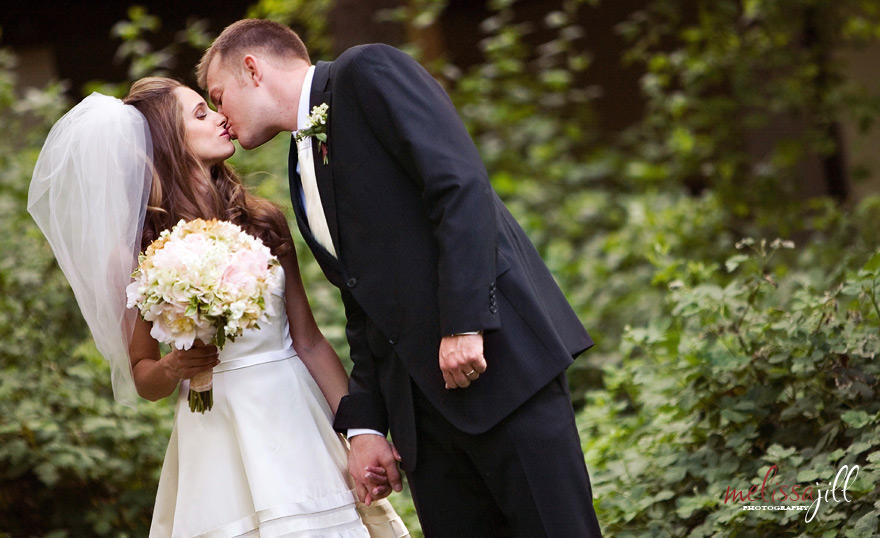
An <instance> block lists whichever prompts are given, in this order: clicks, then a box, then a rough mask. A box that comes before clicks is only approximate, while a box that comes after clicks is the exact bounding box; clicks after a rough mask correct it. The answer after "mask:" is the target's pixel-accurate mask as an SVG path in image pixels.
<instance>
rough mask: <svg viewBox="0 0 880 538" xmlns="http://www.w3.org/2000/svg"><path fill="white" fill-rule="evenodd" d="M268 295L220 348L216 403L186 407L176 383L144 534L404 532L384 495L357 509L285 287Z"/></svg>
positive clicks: (220, 536) (339, 537) (358, 535)
mask: <svg viewBox="0 0 880 538" xmlns="http://www.w3.org/2000/svg"><path fill="white" fill-rule="evenodd" d="M272 301H273V304H272V305H271V306H272V307H274V310H275V312H276V314H275V315H273V316H271V318H270V320H269V322H268V323H266V322H262V323H260V327H261V328H260V329H259V330H251V331H246V332H245V333H244V334H243V335H242V336H241V337H239V338H237V339H236V340H235V342H227V344H226V346H225V347H224V348H223V349H222V350H221V351H220V364H219V365H217V366H216V367H215V368H214V407H213V409H211V410H210V411H206V412H205V413H204V414H200V413H193V412H191V411H190V410H189V404H188V401H187V395H188V383H187V382H186V381H184V382H183V383H182V385H181V388H180V392H179V397H178V400H177V408H176V410H175V419H174V429H173V431H172V433H171V439H170V441H169V443H168V450H167V452H166V454H165V461H164V464H163V466H162V474H161V477H160V479H159V489H158V493H157V495H156V504H155V508H154V510H153V521H152V525H151V527H150V537H151V538H177V537H181V538H184V537H185V538H190V537H196V536H198V537H206V538H226V537H233V536H249V537H251V536H254V537H261V538H268V537H282V536H283V537H290V538H293V537H296V538H300V537H310V538H312V537H326V538H331V537H332V538H364V537H369V536H371V535H372V536H376V535H381V536H395V537H397V536H409V535H408V534H407V531H406V528H405V527H404V525H403V523H402V521H400V519H399V518H398V517H397V516H396V514H394V513H393V510H391V508H390V505H389V504H388V503H387V501H382V504H378V505H377V504H373V505H372V506H371V507H370V508H367V507H364V506H363V505H358V506H356V502H355V501H356V500H357V499H356V497H355V495H354V492H353V491H352V484H351V482H350V478H349V476H348V473H347V470H346V469H347V448H346V446H345V445H344V441H343V440H342V439H341V438H340V437H339V436H338V435H337V434H336V433H335V432H334V431H333V427H332V420H333V417H332V413H331V411H330V408H329V406H328V405H327V401H326V399H325V398H324V395H323V394H322V393H321V390H320V389H319V388H318V385H317V384H316V383H315V381H314V379H313V378H312V376H311V375H310V374H309V371H308V369H307V368H306V366H305V365H304V364H303V363H302V361H300V359H299V357H297V355H296V351H294V349H293V345H292V341H291V338H290V331H289V325H288V320H287V315H286V313H285V309H284V297H283V288H282V289H280V290H276V291H275V292H274V293H273V294H272ZM359 509H360V511H361V512H366V513H364V514H361V513H359ZM362 517H363V519H362ZM364 524H366V525H367V526H369V527H370V530H369V531H368V530H367V527H366V526H365V525H364Z"/></svg>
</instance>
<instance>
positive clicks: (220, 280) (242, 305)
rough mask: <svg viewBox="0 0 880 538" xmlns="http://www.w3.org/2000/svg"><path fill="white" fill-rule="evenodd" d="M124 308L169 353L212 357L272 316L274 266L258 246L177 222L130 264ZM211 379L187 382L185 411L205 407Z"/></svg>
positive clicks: (200, 223)
mask: <svg viewBox="0 0 880 538" xmlns="http://www.w3.org/2000/svg"><path fill="white" fill-rule="evenodd" d="M132 277H133V278H134V282H132V283H131V284H129V285H128V288H127V289H126V293H127V296H128V307H129V308H132V307H134V306H137V307H138V310H139V311H140V313H141V316H142V317H143V318H144V320H146V321H148V322H152V324H153V327H152V329H151V330H150V335H151V336H152V337H153V338H155V339H156V340H158V341H159V342H164V343H166V344H169V345H172V346H174V347H175V348H177V349H189V348H190V347H192V345H193V342H195V340H197V339H198V340H201V341H202V342H205V343H211V344H214V345H216V346H217V348H218V349H223V345H224V344H225V343H226V341H227V339H228V340H233V341H234V340H235V338H236V337H238V336H241V334H242V332H243V331H244V330H245V329H259V325H258V322H259V321H265V319H267V316H270V315H272V314H274V312H270V311H268V310H267V305H270V304H271V302H270V301H269V294H270V290H271V289H272V288H273V287H275V286H277V285H279V284H280V283H281V280H282V278H283V277H282V272H281V268H280V265H279V263H278V259H277V258H275V256H273V255H272V253H271V252H270V251H269V249H268V248H267V247H266V246H265V245H264V244H263V242H262V241H260V240H259V239H257V238H256V237H253V236H251V235H249V234H247V233H246V232H244V231H243V230H242V229H241V228H239V227H238V226H237V225H235V224H233V223H231V222H226V221H220V220H216V219H214V220H209V221H206V220H202V219H195V220H192V221H189V222H186V221H183V220H181V221H180V222H178V223H177V225H175V226H174V228H172V229H171V230H164V231H163V232H162V233H161V234H160V235H159V238H158V239H156V240H155V241H153V243H151V244H150V246H148V247H147V249H146V251H145V252H144V253H142V254H141V255H139V256H138V267H137V269H136V270H135V272H134V273H132ZM212 379H213V372H211V371H207V372H202V373H199V374H197V375H195V376H193V378H192V379H191V380H190V390H189V408H190V410H191V411H193V412H195V411H198V412H200V413H204V412H205V411H206V410H209V409H211V407H212V406H213V392H212V386H213V385H212Z"/></svg>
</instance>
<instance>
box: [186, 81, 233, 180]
mask: <svg viewBox="0 0 880 538" xmlns="http://www.w3.org/2000/svg"><path fill="white" fill-rule="evenodd" d="M174 94H175V95H176V96H177V100H178V101H179V102H180V106H181V107H182V108H181V110H182V111H183V124H184V128H185V129H186V141H187V143H188V144H189V147H190V149H191V150H192V151H193V153H195V155H196V157H198V158H199V159H200V160H201V161H202V163H204V164H205V165H206V166H210V165H213V164H217V163H219V162H221V161H224V160H226V159H228V158H229V157H230V156H232V154H233V153H235V145H233V143H232V140H231V137H230V136H229V131H228V130H227V129H226V117H225V116H223V115H222V114H219V113H217V112H215V111H213V110H211V109H210V108H208V103H206V102H205V100H204V99H202V97H201V96H200V95H199V94H197V93H196V92H194V91H193V90H191V89H190V88H186V87H183V86H181V87H179V88H175V89H174Z"/></svg>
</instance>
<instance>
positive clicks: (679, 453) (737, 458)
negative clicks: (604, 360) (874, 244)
mask: <svg viewBox="0 0 880 538" xmlns="http://www.w3.org/2000/svg"><path fill="white" fill-rule="evenodd" d="M737 248H738V249H739V250H740V253H739V254H736V255H734V256H731V257H730V258H729V259H728V260H727V261H726V262H725V263H724V264H723V265H719V264H711V265H701V266H696V265H693V264H691V265H690V267H682V268H681V270H680V272H679V274H678V275H677V276H678V278H676V279H674V280H673V281H671V282H670V285H669V288H670V291H669V293H668V296H667V301H666V305H667V309H668V310H667V313H666V315H664V316H662V317H658V318H656V319H654V320H652V321H651V322H650V323H648V324H645V325H643V326H640V327H629V328H627V331H626V334H625V337H624V340H623V341H622V343H621V352H622V354H623V356H624V360H623V362H622V364H621V365H615V366H611V367H608V368H606V369H605V371H604V374H605V376H604V380H605V383H606V387H607V389H606V390H602V391H594V392H591V393H590V394H589V395H588V404H587V405H586V406H585V408H584V410H583V411H582V412H581V414H580V416H579V423H580V424H581V433H582V438H583V440H584V447H585V453H586V458H587V461H588V462H589V463H590V465H591V472H592V477H593V486H594V492H595V496H596V499H597V507H598V510H599V514H600V521H601V522H602V523H603V526H604V528H605V530H606V531H607V532H608V534H609V535H614V536H645V535H649V536H685V535H687V536H719V535H723V536H769V535H774V536H779V535H803V536H838V535H840V536H853V537H856V536H868V535H872V534H873V533H874V532H876V529H877V525H878V516H880V510H878V506H880V505H878V491H877V489H876V484H877V480H878V479H880V465H878V462H880V452H877V449H878V448H880V438H878V436H877V433H876V432H877V427H878V422H880V412H878V411H880V399H878V398H877V390H878V376H880V364H878V363H877V361H876V357H877V353H878V351H880V333H878V326H880V309H878V297H877V294H878V293H880V287H878V286H880V252H878V253H877V254H874V255H873V256H872V257H871V258H870V259H869V260H868V261H867V263H864V265H859V264H854V265H853V267H855V268H854V269H852V270H848V269H847V268H846V267H845V266H844V265H841V266H838V267H835V268H832V269H824V268H816V267H813V266H811V265H810V264H809V260H811V259H813V257H814V255H813V254H812V253H811V252H810V250H812V249H816V248H819V249H821V248H822V246H821V245H814V246H811V247H807V248H806V249H805V250H804V252H803V254H802V255H801V256H800V257H799V258H800V259H799V260H795V261H794V262H793V263H785V262H782V261H781V260H776V259H774V258H779V257H780V256H781V255H782V254H783V253H782V252H781V250H784V249H788V248H793V244H791V243H789V242H786V241H780V240H775V241H773V242H770V243H768V242H767V241H765V240H761V241H755V240H751V239H747V240H743V241H740V242H739V243H737ZM862 259H864V258H862ZM805 261H806V262H807V263H804V262H805ZM771 465H776V466H777V467H778V477H777V478H776V479H775V481H773V485H774V487H777V488H778V486H780V485H783V484H785V485H786V486H787V487H790V486H792V485H794V484H800V485H802V486H803V487H806V486H812V487H814V488H817V487H818V488H820V489H823V490H825V489H829V488H828V484H829V482H831V481H833V479H834V475H835V474H836V473H837V471H838V469H839V468H840V467H841V466H842V465H849V466H852V465H859V466H860V471H859V473H858V475H857V479H856V480H855V481H854V482H853V483H851V484H849V488H848V492H849V496H850V497H849V498H850V500H851V502H840V503H834V502H829V503H822V505H821V507H820V508H819V510H818V514H817V515H816V516H815V519H812V521H811V522H809V523H807V522H805V512H798V511H787V512H777V511H743V510H742V509H741V505H740V503H737V502H734V501H733V500H730V499H728V502H725V496H726V494H728V489H727V488H728V487H731V488H737V489H740V490H748V488H749V487H750V486H751V485H752V484H758V485H760V484H761V481H762V479H763V477H764V476H765V474H766V472H767V470H768V469H769V467H770V466H771ZM814 493H815V492H814ZM837 494H838V496H839V495H840V489H838V492H837ZM823 500H824V499H823ZM809 503H810V501H807V502H806V503H805V504H809ZM758 504H760V502H759V503H758ZM764 504H773V505H779V504H791V502H769V497H768V502H765V503H764Z"/></svg>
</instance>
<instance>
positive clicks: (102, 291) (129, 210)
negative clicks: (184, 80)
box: [28, 93, 153, 405]
mask: <svg viewBox="0 0 880 538" xmlns="http://www.w3.org/2000/svg"><path fill="white" fill-rule="evenodd" d="M152 149H153V148H152V140H151V138H150V130H149V126H148V125H147V120H146V119H145V118H144V116H143V115H142V114H141V113H140V112H139V111H138V110H137V109H136V108H135V107H133V106H132V105H126V104H124V103H123V102H122V101H120V100H119V99H116V98H114V97H108V96H106V95H101V94H99V93H93V94H91V95H89V96H88V97H86V98H85V99H83V100H82V102H80V103H79V104H78V105H76V106H75V107H73V109H71V110H70V111H69V112H68V113H67V114H65V115H64V116H63V117H62V118H61V119H60V120H58V122H57V123H55V125H54V126H53V127H52V130H51V131H50V132H49V136H48V138H47V139H46V143H45V144H43V149H42V150H41V151H40V157H39V159H38V160H37V165H36V167H35V168H34V176H33V179H32V180H31V185H30V190H29V192H28V211H29V212H30V214H31V216H32V217H33V218H34V220H35V221H36V222H37V225H39V227H40V230H42V232H43V234H45V236H46V238H47V239H48V240H49V244H50V245H51V246H52V251H53V252H54V253H55V258H56V259H57V260H58V265H59V266H61V270H62V271H63V272H64V276H66V277H67V280H68V281H69V282H70V286H71V288H73V293H74V295H75V296H76V301H77V303H78V304H79V309H80V311H81V312H82V315H83V317H84V318H85V320H86V323H88V326H89V330H91V332H92V337H93V338H94V340H95V344H96V345H97V348H98V351H100V352H101V354H102V355H103V356H104V358H105V359H107V361H108V362H109V363H110V369H111V380H112V384H113V395H114V397H115V398H116V400H117V401H119V402H121V403H124V404H126V405H134V403H135V401H136V400H137V391H136V389H135V386H134V379H133V377H132V374H131V363H130V360H129V355H128V345H129V342H130V341H131V336H132V332H133V328H134V323H135V320H136V319H137V312H136V311H135V310H129V309H127V308H126V296H125V287H126V285H128V283H129V282H130V281H131V273H132V271H133V270H134V268H135V266H136V264H137V255H138V252H139V251H140V244H141V233H142V230H143V224H144V216H145V213H146V208H147V202H148V200H149V195H150V187H151V182H152Z"/></svg>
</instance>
